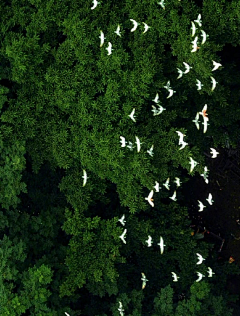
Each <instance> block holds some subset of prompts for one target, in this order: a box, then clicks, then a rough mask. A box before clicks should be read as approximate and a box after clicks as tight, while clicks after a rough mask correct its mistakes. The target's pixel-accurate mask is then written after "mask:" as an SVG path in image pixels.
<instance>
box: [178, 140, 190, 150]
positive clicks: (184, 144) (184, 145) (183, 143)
mask: <svg viewBox="0 0 240 316" xmlns="http://www.w3.org/2000/svg"><path fill="white" fill-rule="evenodd" d="M181 144H182V147H181V148H179V150H181V149H183V148H185V147H186V146H187V145H188V143H186V142H184V141H183V142H182V143H181Z"/></svg>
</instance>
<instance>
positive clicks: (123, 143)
mask: <svg viewBox="0 0 240 316" xmlns="http://www.w3.org/2000/svg"><path fill="white" fill-rule="evenodd" d="M120 139H121V140H120V143H121V144H122V146H121V147H125V146H126V141H125V137H123V136H120Z"/></svg>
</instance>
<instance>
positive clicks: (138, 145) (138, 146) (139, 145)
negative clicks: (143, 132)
mask: <svg viewBox="0 0 240 316" xmlns="http://www.w3.org/2000/svg"><path fill="white" fill-rule="evenodd" d="M135 138H136V142H135V144H137V152H138V153H139V151H140V148H141V143H140V140H139V138H138V137H137V136H135Z"/></svg>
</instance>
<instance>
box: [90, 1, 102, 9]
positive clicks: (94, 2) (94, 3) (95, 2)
mask: <svg viewBox="0 0 240 316" xmlns="http://www.w3.org/2000/svg"><path fill="white" fill-rule="evenodd" d="M100 3H101V2H98V1H97V0H93V6H92V7H91V10H94V9H95V8H96V7H97V5H98V4H100Z"/></svg>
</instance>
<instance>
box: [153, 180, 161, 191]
mask: <svg viewBox="0 0 240 316" xmlns="http://www.w3.org/2000/svg"><path fill="white" fill-rule="evenodd" d="M154 189H155V190H156V192H159V189H161V187H159V183H158V182H157V181H155V186H154Z"/></svg>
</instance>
